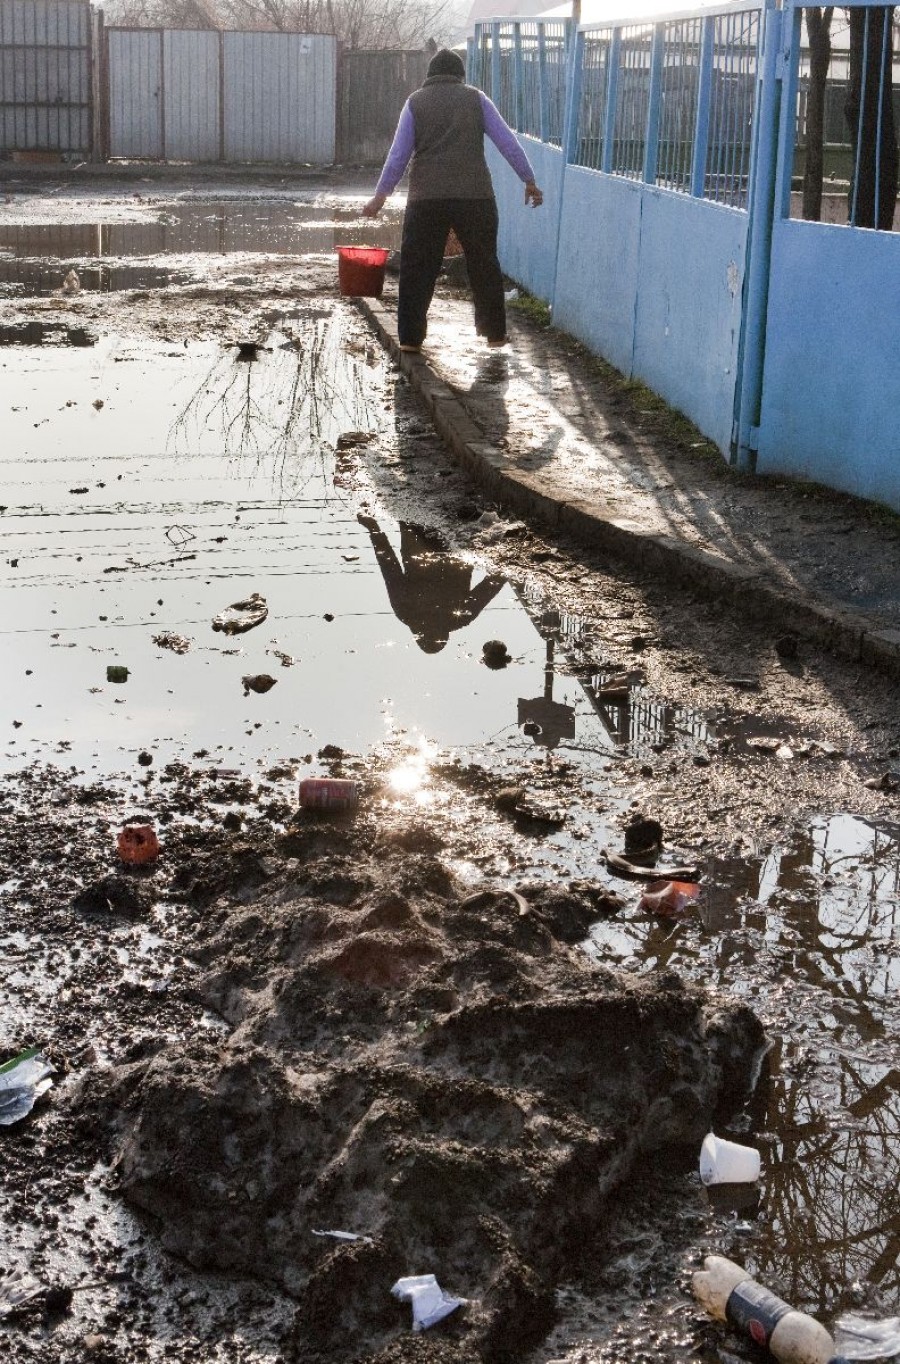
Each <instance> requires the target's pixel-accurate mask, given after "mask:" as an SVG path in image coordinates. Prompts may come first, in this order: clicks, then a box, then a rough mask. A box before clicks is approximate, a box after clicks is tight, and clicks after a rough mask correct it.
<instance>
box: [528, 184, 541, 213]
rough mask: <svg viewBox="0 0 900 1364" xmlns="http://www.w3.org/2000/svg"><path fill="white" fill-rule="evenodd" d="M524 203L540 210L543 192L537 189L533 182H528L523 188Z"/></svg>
mask: <svg viewBox="0 0 900 1364" xmlns="http://www.w3.org/2000/svg"><path fill="white" fill-rule="evenodd" d="M525 202H526V204H531V205H532V207H533V208H540V206H541V204H542V203H543V202H544V193H543V190H540V189H538V187H537V185H536V184H535V183H534V181H533V180H529V181H528V183H527V184H526V186H525Z"/></svg>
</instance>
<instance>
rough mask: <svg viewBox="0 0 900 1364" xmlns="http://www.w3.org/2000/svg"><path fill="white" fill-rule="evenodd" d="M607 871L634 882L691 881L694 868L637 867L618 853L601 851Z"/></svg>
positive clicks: (605, 849) (607, 850)
mask: <svg viewBox="0 0 900 1364" xmlns="http://www.w3.org/2000/svg"><path fill="white" fill-rule="evenodd" d="M603 858H604V861H605V862H606V865H607V867H608V869H609V870H610V871H611V872H614V873H615V875H617V876H631V877H633V878H634V879H635V880H636V881H693V879H694V876H695V873H696V870H697V869H696V867H639V866H637V865H636V864H635V863H634V862H629V861H628V859H627V857H622V856H621V854H620V853H615V852H610V851H609V849H608V848H604V849H603Z"/></svg>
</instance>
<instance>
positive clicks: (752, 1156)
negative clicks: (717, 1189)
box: [700, 1132, 759, 1184]
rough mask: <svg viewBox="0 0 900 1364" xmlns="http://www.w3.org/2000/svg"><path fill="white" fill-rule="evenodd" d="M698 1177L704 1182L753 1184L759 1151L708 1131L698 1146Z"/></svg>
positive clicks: (757, 1169)
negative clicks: (701, 1143)
mask: <svg viewBox="0 0 900 1364" xmlns="http://www.w3.org/2000/svg"><path fill="white" fill-rule="evenodd" d="M700 1178H701V1179H702V1180H703V1183H704V1184H753V1183H754V1182H755V1181H756V1180H757V1179H759V1152H758V1151H756V1150H754V1148H753V1147H752V1146H739V1145H738V1143H737V1142H736V1141H723V1140H722V1138H721V1137H717V1136H716V1135H715V1133H713V1132H709V1133H708V1134H707V1135H706V1136H705V1137H704V1138H703V1145H702V1146H701V1147H700Z"/></svg>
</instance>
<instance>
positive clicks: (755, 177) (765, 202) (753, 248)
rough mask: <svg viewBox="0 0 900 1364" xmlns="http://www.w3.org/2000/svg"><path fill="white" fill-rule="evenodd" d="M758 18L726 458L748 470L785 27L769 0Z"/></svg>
mask: <svg viewBox="0 0 900 1364" xmlns="http://www.w3.org/2000/svg"><path fill="white" fill-rule="evenodd" d="M760 17H761V22H762V25H763V29H762V43H763V58H762V67H761V70H760V75H759V79H758V82H757V89H756V126H755V128H754V137H753V147H752V151H751V158H750V187H749V203H748V214H747V216H748V227H747V246H746V253H745V264H744V291H743V317H742V321H741V340H740V345H739V349H738V375H737V386H736V392H735V412H736V421H735V426H734V430H733V434H732V441H731V462H732V463H733V464H737V465H738V466H739V467H740V468H742V469H749V470H751V471H752V470H753V468H754V467H755V464H756V449H757V444H758V433H759V417H760V409H761V404H762V380H763V364H764V360H765V348H766V312H767V310H768V303H769V273H770V268H771V256H772V222H773V218H774V214H775V182H776V173H777V169H778V131H779V123H780V115H781V86H782V74H783V68H784V53H783V50H782V48H783V41H784V32H785V27H786V26H785V25H784V23H783V18H784V11H782V10H779V9H776V8H775V0H766V3H765V7H764V9H763V11H762V14H761V16H760Z"/></svg>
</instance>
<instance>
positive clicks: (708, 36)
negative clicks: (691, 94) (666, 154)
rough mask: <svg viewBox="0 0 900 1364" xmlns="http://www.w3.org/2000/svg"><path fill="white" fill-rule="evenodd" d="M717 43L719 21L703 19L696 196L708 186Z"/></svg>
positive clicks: (696, 129)
mask: <svg viewBox="0 0 900 1364" xmlns="http://www.w3.org/2000/svg"><path fill="white" fill-rule="evenodd" d="M715 42H716V27H715V20H714V19H710V18H706V19H704V20H703V32H702V34H701V37H700V73H699V79H698V84H697V121H696V124H695V126H694V150H693V154H692V157H691V194H692V195H693V196H694V198H695V199H699V198H700V197H701V196H702V195H703V190H704V187H705V185H706V160H707V157H708V156H709V116H710V108H711V104H712V72H713V49H714V47H715Z"/></svg>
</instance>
